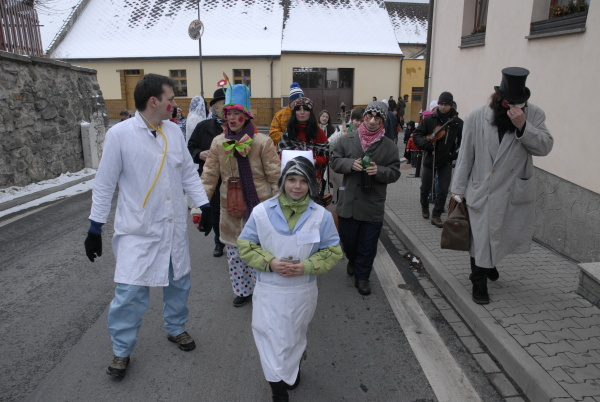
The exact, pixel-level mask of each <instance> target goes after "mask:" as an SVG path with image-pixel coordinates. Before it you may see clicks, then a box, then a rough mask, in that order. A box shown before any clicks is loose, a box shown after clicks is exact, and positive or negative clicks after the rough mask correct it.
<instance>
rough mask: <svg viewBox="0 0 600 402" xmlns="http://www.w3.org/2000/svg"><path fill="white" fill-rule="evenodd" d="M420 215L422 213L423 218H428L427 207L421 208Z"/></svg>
mask: <svg viewBox="0 0 600 402" xmlns="http://www.w3.org/2000/svg"><path fill="white" fill-rule="evenodd" d="M421 215H423V219H429V208H428V207H425V208H421Z"/></svg>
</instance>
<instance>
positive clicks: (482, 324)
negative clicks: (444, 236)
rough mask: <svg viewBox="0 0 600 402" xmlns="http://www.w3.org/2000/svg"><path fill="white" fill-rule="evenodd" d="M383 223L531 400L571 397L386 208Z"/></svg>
mask: <svg viewBox="0 0 600 402" xmlns="http://www.w3.org/2000/svg"><path fill="white" fill-rule="evenodd" d="M384 220H385V222H386V223H387V225H388V226H389V227H390V228H391V229H392V230H393V231H394V232H395V233H396V235H397V236H398V238H399V239H400V241H402V242H403V243H404V244H405V245H406V247H407V248H409V250H411V251H412V252H413V253H414V254H416V255H418V256H419V257H420V258H421V262H422V263H423V266H424V267H425V269H426V271H427V273H428V274H429V275H430V276H431V280H432V281H433V282H434V283H435V284H436V285H437V286H438V288H439V289H440V290H441V291H442V293H443V294H444V296H445V297H446V298H447V299H448V301H449V302H450V303H451V304H452V306H453V307H454V308H455V309H456V311H457V312H458V313H459V314H460V315H461V316H462V317H463V319H464V321H465V322H466V323H467V325H469V326H470V327H471V329H472V330H473V332H474V333H475V334H476V335H477V337H478V338H479V339H480V340H481V341H482V342H483V343H484V344H485V346H486V347H487V348H488V349H489V350H490V352H491V353H492V355H493V356H494V357H495V358H496V359H497V360H498V362H500V364H501V365H502V366H503V367H504V369H505V370H506V372H507V373H508V375H509V376H510V377H511V378H512V379H513V380H514V381H515V383H517V384H518V385H519V387H521V389H522V390H523V392H524V393H525V395H526V396H527V397H528V398H529V399H530V400H531V401H533V402H537V401H540V402H541V401H544V402H546V401H551V400H554V399H555V398H570V397H571V396H570V395H569V394H568V393H567V392H566V391H565V390H564V389H563V388H562V387H561V386H560V385H558V383H557V382H556V380H554V378H552V376H550V374H548V373H547V372H546V370H544V369H543V368H542V367H541V366H540V365H539V364H538V363H537V362H536V361H535V359H533V358H532V357H531V356H530V355H529V354H528V353H527V352H526V351H525V350H524V349H523V347H522V346H521V345H520V344H519V343H518V342H517V341H516V340H515V339H514V338H513V337H512V336H511V335H510V334H509V333H508V332H507V331H506V330H505V329H504V328H503V327H502V326H501V325H499V324H498V323H497V322H496V320H495V319H494V318H493V317H492V316H491V315H490V314H489V312H488V311H487V310H486V309H485V308H484V307H483V306H480V305H477V304H475V303H474V302H472V300H471V294H470V293H469V291H468V290H467V289H466V288H465V287H464V286H463V285H462V284H461V283H460V282H459V281H458V280H457V279H456V278H455V277H454V275H452V274H451V273H450V272H449V271H448V270H447V269H445V267H444V265H443V264H442V262H441V261H440V260H439V259H437V257H436V256H435V255H434V254H433V253H432V252H431V251H430V250H429V249H428V248H427V247H426V246H425V244H423V243H422V242H421V241H420V240H419V239H418V238H417V236H416V235H415V234H414V233H413V232H412V231H411V230H410V229H409V227H408V226H407V225H406V224H405V223H404V222H403V221H402V220H401V219H399V218H398V217H397V215H396V214H395V213H394V212H393V211H392V210H391V209H389V208H388V207H387V206H386V209H385V215H384Z"/></svg>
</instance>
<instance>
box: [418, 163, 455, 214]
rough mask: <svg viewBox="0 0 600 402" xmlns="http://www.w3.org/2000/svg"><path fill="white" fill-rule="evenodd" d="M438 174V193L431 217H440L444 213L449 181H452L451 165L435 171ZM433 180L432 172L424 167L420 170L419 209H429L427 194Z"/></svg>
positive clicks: (429, 191)
mask: <svg viewBox="0 0 600 402" xmlns="http://www.w3.org/2000/svg"><path fill="white" fill-rule="evenodd" d="M436 171H437V174H438V192H437V198H436V199H435V204H434V207H433V211H432V213H431V217H438V218H439V217H440V216H442V212H444V206H445V205H446V198H447V197H448V187H450V180H451V179H452V165H451V164H448V165H446V166H443V167H439V168H437V169H436ZM432 180H433V170H432V169H431V168H428V167H426V166H423V167H422V168H421V207H423V208H429V200H428V197H429V193H431V183H432Z"/></svg>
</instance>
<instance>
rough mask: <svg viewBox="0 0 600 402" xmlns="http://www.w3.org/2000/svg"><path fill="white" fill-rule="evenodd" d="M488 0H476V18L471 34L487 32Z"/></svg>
mask: <svg viewBox="0 0 600 402" xmlns="http://www.w3.org/2000/svg"><path fill="white" fill-rule="evenodd" d="M487 11H488V0H475V18H474V21H473V31H472V32H471V34H476V33H481V32H485V26H486V24H487Z"/></svg>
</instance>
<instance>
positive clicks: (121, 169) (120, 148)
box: [85, 74, 210, 378]
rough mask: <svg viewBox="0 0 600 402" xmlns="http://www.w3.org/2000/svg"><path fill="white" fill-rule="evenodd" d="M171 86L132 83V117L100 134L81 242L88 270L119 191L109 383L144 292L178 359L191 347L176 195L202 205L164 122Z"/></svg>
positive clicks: (182, 211)
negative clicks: (153, 293)
mask: <svg viewBox="0 0 600 402" xmlns="http://www.w3.org/2000/svg"><path fill="white" fill-rule="evenodd" d="M174 85H175V83H174V82H173V81H172V80H171V79H170V78H168V77H165V76H161V75H157V74H147V75H145V76H144V77H143V78H142V79H140V81H139V82H138V84H137V85H136V88H135V91H134V99H135V106H136V109H137V111H136V113H135V116H134V117H133V118H131V119H128V120H125V121H123V122H122V123H119V124H117V125H115V126H114V127H113V128H111V129H110V130H109V131H108V132H107V134H106V140H105V143H104V152H103V155H102V160H101V161H100V166H99V168H98V173H97V174H96V178H95V181H94V190H93V194H92V211H91V214H90V216H89V220H90V222H91V226H90V229H89V230H88V237H87V239H86V241H85V249H86V254H87V256H88V258H89V259H90V261H92V262H93V261H94V258H96V257H99V256H100V255H102V237H101V232H102V225H103V224H104V223H106V220H107V217H108V214H109V212H110V209H111V200H112V197H113V194H114V191H115V187H116V185H117V184H118V185H119V197H118V200H117V210H116V214H115V223H114V225H115V234H114V237H113V240H112V246H113V251H114V253H115V259H116V268H115V282H116V283H117V285H116V289H115V298H114V299H113V301H112V302H111V304H110V308H109V312H108V330H109V332H110V335H111V339H112V342H113V353H114V356H113V361H112V363H111V364H110V365H109V366H108V368H107V370H106V372H107V374H109V375H111V376H113V377H116V378H122V377H123V376H124V375H125V372H126V370H127V365H128V364H129V356H130V354H131V353H132V351H133V349H134V347H135V344H136V341H137V333H138V331H139V329H140V326H141V322H142V316H143V315H144V313H145V312H146V310H147V309H148V306H149V304H150V297H149V296H150V290H149V287H150V286H162V287H163V301H164V308H163V318H164V322H165V330H166V332H167V334H168V340H169V341H171V342H174V343H176V344H178V346H179V349H181V350H184V351H190V350H193V349H194V348H195V347H196V344H195V343H194V340H193V339H192V337H191V336H190V335H189V334H188V333H187V332H186V331H185V323H186V322H187V320H188V308H187V298H188V294H189V290H190V255H189V245H188V236H187V224H186V221H187V219H188V213H187V212H188V206H187V201H186V199H185V195H184V191H185V193H186V194H187V195H189V197H190V198H191V199H192V200H193V202H194V205H195V206H200V207H201V209H202V210H204V211H206V210H207V208H208V207H209V203H208V199H207V198H206V193H205V192H204V187H203V186H202V182H201V181H200V178H199V177H198V173H197V172H196V169H195V166H194V163H193V161H192V158H191V156H190V154H189V152H188V150H187V146H186V143H185V140H184V138H183V136H182V135H181V130H180V129H179V127H178V126H177V125H176V124H175V123H173V122H170V121H169V118H170V117H171V113H172V111H173V108H176V107H177V104H176V103H175V100H174V98H175V95H174V93H173V87H174ZM209 215H210V214H208V213H207V214H204V216H205V217H208V216H209ZM207 230H210V225H209V228H208V229H207Z"/></svg>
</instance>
